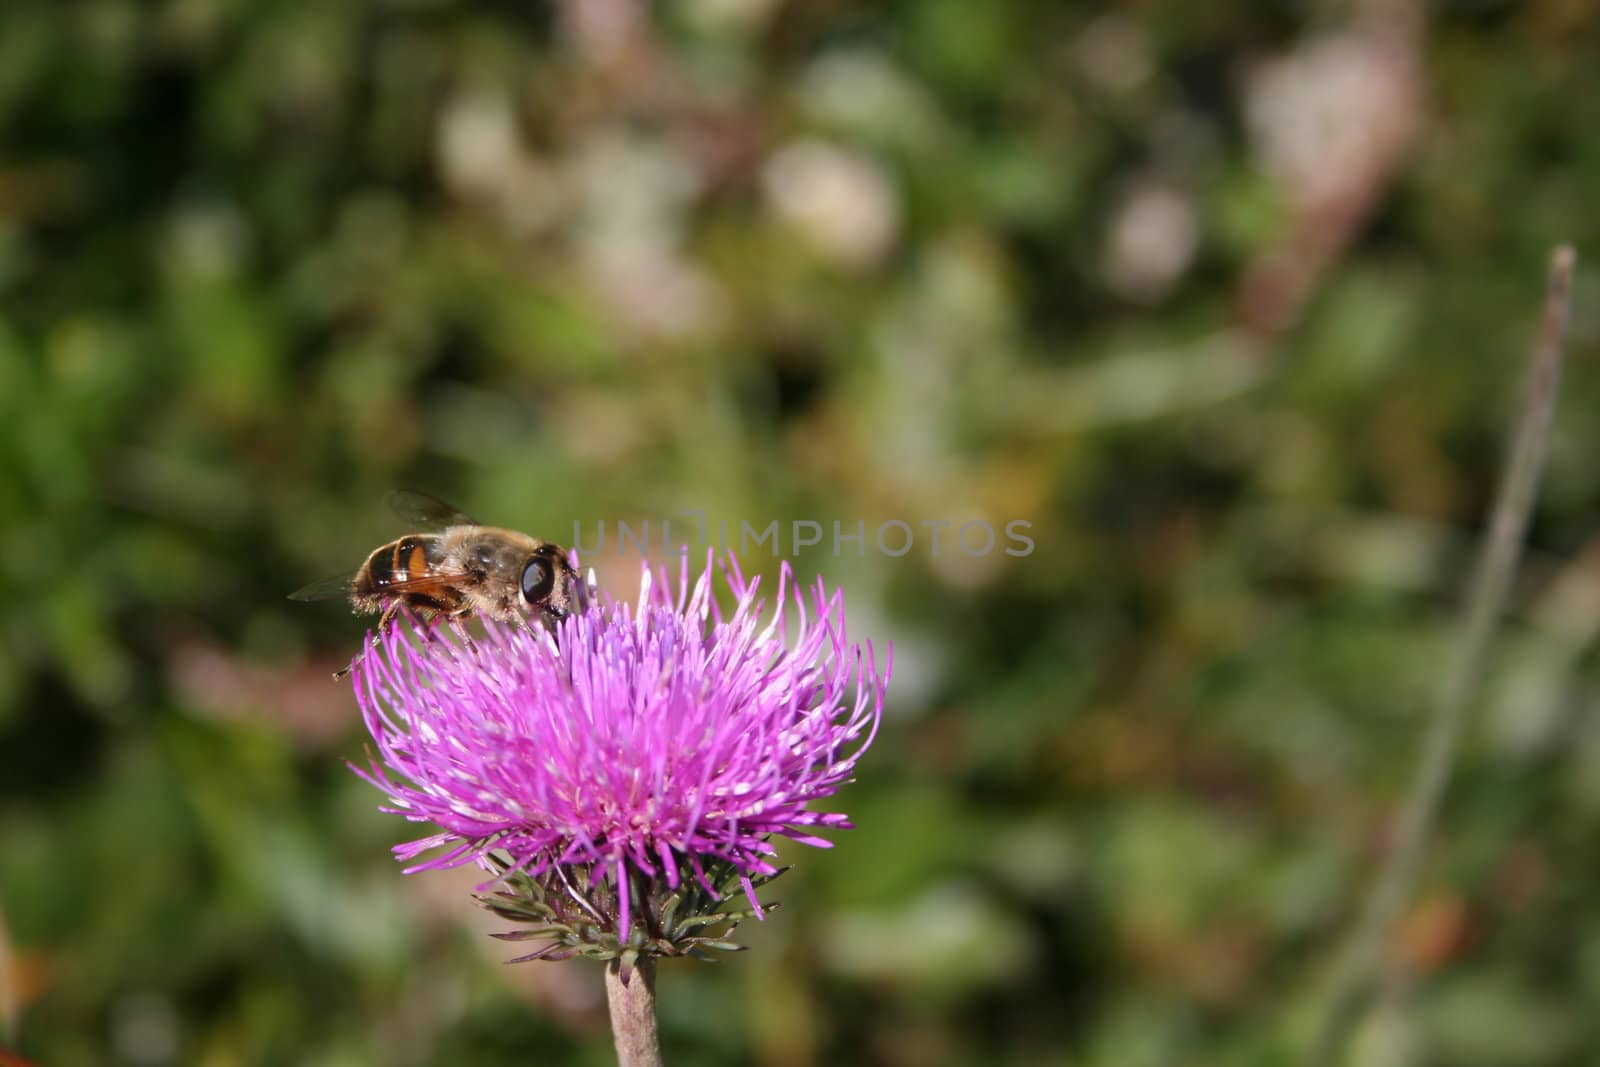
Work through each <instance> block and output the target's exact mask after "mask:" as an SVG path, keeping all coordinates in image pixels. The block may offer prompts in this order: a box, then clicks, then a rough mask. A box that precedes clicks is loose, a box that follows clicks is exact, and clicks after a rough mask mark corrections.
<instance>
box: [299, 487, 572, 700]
mask: <svg viewBox="0 0 1600 1067" xmlns="http://www.w3.org/2000/svg"><path fill="white" fill-rule="evenodd" d="M388 500H389V507H390V508H391V509H392V510H393V511H394V513H395V514H396V515H398V516H400V518H402V519H405V520H406V521H408V522H410V523H412V524H414V525H415V526H417V527H420V528H422V529H423V530H425V531H429V532H420V533H410V534H406V535H405V536H404V537H401V538H399V539H398V540H395V541H390V542H389V543H388V544H386V545H381V546H379V547H378V548H377V549H374V550H373V552H372V554H371V555H369V556H368V557H367V559H366V562H365V563H363V564H362V565H361V566H360V567H359V568H358V569H357V570H356V571H355V573H353V574H344V575H340V576H338V577H335V578H328V579H325V580H323V581H320V582H313V583H312V584H311V585H308V586H306V587H305V588H304V589H299V590H296V591H295V592H293V593H290V594H289V599H290V600H334V599H343V598H348V599H349V601H350V606H351V607H352V608H353V609H354V610H355V611H356V612H357V613H358V614H370V613H372V612H382V616H381V617H380V618H379V619H378V632H379V633H382V632H383V631H384V630H385V629H386V628H387V627H388V626H389V625H391V624H392V623H393V622H394V619H395V616H396V615H398V614H399V613H400V612H401V611H402V610H404V609H407V608H409V609H411V610H412V611H414V612H416V613H417V614H419V615H421V616H422V618H423V619H425V620H428V621H430V622H431V621H434V620H437V619H440V618H443V619H445V620H446V621H448V622H449V623H450V624H451V625H452V626H453V627H454V628H455V629H456V630H457V632H458V633H462V634H463V636H464V635H465V631H463V630H462V629H461V621H462V620H464V619H466V618H470V617H471V616H473V615H481V616H483V617H485V618H490V619H494V620H496V621H497V622H506V623H527V622H532V621H534V620H535V619H540V620H549V621H552V622H555V621H559V620H561V619H564V618H566V617H567V616H568V615H570V614H571V613H572V612H574V611H578V610H581V609H582V606H583V603H584V594H585V593H586V592H587V591H588V590H587V588H586V587H585V585H584V583H583V582H581V581H580V580H579V578H578V573H577V571H575V570H574V569H573V568H572V565H571V564H570V563H569V562H568V560H567V550H566V549H564V548H562V547H561V546H560V545H556V544H552V543H551V542H549V541H541V540H539V539H538V538H536V537H529V536H528V535H527V534H525V533H519V532H517V531H516V530H504V529H501V528H500V527H498V526H480V525H479V524H478V523H477V522H476V521H475V520H473V519H472V518H470V517H469V516H467V515H465V514H463V513H462V512H460V511H457V510H456V509H455V508H453V507H451V506H450V505H449V504H446V503H444V502H443V501H442V500H436V499H434V498H433V497H431V496H428V495H427V494H425V493H416V492H410V491H396V492H393V493H390V494H389V498H388ZM349 670H350V668H349V667H346V668H345V669H344V670H342V671H340V672H339V673H338V674H336V675H335V676H334V677H339V676H340V675H343V674H347V673H348V672H349Z"/></svg>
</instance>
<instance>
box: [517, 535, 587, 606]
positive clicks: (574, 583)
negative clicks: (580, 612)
mask: <svg viewBox="0 0 1600 1067" xmlns="http://www.w3.org/2000/svg"><path fill="white" fill-rule="evenodd" d="M579 584H580V583H579V581H578V572H577V571H575V570H573V569H572V565H571V564H570V563H568V562H567V554H566V552H565V551H563V550H562V548H561V547H560V546H559V545H551V544H544V545H540V546H539V547H538V548H537V549H536V550H535V551H534V553H533V555H531V556H529V557H528V560H527V562H526V563H524V564H523V565H522V580H521V583H520V585H521V594H522V604H523V606H524V607H526V608H527V609H528V610H530V611H542V612H544V613H545V614H547V615H549V616H551V617H552V618H556V619H564V618H566V617H567V616H568V615H570V614H572V612H573V611H576V610H577V609H578V607H579V598H580V597H581V595H582V594H581V592H580V589H579Z"/></svg>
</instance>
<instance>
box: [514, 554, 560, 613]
mask: <svg viewBox="0 0 1600 1067" xmlns="http://www.w3.org/2000/svg"><path fill="white" fill-rule="evenodd" d="M555 584H556V572H555V571H554V570H553V569H552V568H551V566H550V564H549V563H548V562H547V561H545V560H542V559H539V558H537V557H535V558H534V559H530V560H529V561H528V565H527V566H526V567H524V568H522V599H523V600H526V601H527V602H528V603H529V604H537V603H539V602H541V601H542V600H544V599H545V598H546V597H548V596H549V595H550V590H551V589H553V588H555Z"/></svg>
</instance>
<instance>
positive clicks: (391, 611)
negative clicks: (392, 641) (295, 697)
mask: <svg viewBox="0 0 1600 1067" xmlns="http://www.w3.org/2000/svg"><path fill="white" fill-rule="evenodd" d="M401 607H402V605H401V603H400V602H399V601H398V600H397V601H395V602H393V603H392V604H390V605H389V606H388V607H386V608H384V609H383V614H382V615H381V616H379V617H378V625H377V626H376V627H375V628H374V632H373V634H372V638H371V641H370V642H369V645H370V647H372V648H377V647H378V641H379V640H380V639H381V638H382V637H383V633H384V631H385V630H387V629H388V628H389V627H390V626H392V625H394V618H395V616H396V615H398V614H400V608H401ZM359 658H360V657H359V656H358V657H357V659H359ZM355 665H356V661H355V660H351V661H350V662H349V663H346V664H345V665H344V666H343V667H340V668H339V669H338V670H336V671H334V672H333V680H334V681H336V682H338V681H342V680H344V678H345V677H346V676H347V675H349V673H350V671H351V669H352V668H354V667H355Z"/></svg>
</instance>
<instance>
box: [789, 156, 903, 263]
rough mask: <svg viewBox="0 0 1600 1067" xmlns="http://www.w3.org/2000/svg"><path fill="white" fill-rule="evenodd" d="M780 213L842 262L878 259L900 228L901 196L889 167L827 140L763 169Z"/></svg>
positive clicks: (825, 253) (818, 247)
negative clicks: (891, 177)
mask: <svg viewBox="0 0 1600 1067" xmlns="http://www.w3.org/2000/svg"><path fill="white" fill-rule="evenodd" d="M762 184H763V186H764V188H765V190H766V194H767V200H768V202H769V204H770V206H771V209H772V211H773V213H774V214H775V215H777V217H778V218H779V219H781V220H783V222H785V223H787V224H788V225H790V226H792V227H793V228H794V229H795V230H796V231H797V232H798V233H799V234H800V235H801V236H802V237H803V238H804V239H805V240H806V241H807V242H808V243H809V244H810V245H811V246H812V247H813V248H815V249H816V250H817V251H818V252H819V253H821V254H822V255H823V256H825V257H827V258H828V259H830V260H832V261H834V262H835V263H837V264H840V265H842V266H851V267H864V266H869V265H871V264H873V263H876V262H878V261H879V260H881V259H882V258H883V256H884V255H885V254H886V253H887V252H888V251H889V249H890V247H891V246H892V245H893V244H894V240H895V237H896V236H897V235H898V233H899V230H900V200H899V196H898V194H897V193H896V191H895V188H894V186H893V184H891V182H890V181H889V178H888V176H887V175H886V174H885V173H884V171H883V168H881V167H880V166H878V164H876V163H875V162H873V161H872V160H870V159H868V158H867V157H865V156H863V155H861V154H859V153H856V152H851V151H849V150H848V149H845V148H841V147H839V146H838V145H833V144H828V143H827V142H824V141H817V140H803V141H797V142H795V143H793V144H790V145H788V146H787V147H785V148H783V149H782V150H780V151H779V152H778V154H777V155H775V156H774V157H773V158H772V159H771V161H769V162H768V164H767V167H766V170H765V172H764V173H763V174H762Z"/></svg>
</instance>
